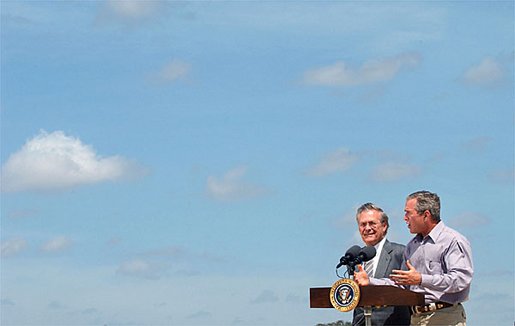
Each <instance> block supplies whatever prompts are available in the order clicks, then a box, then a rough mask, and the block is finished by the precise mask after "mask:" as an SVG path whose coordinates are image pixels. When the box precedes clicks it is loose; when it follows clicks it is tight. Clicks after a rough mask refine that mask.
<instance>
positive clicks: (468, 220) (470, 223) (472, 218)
mask: <svg viewBox="0 0 515 326" xmlns="http://www.w3.org/2000/svg"><path fill="white" fill-rule="evenodd" d="M487 224H490V219H489V218H488V217H487V216H485V215H484V214H481V213H477V212H463V213H461V214H458V215H456V216H454V217H452V218H451V219H450V220H449V225H451V226H456V227H469V228H473V227H482V226H484V225H487Z"/></svg>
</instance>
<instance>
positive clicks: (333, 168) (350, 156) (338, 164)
mask: <svg viewBox="0 0 515 326" xmlns="http://www.w3.org/2000/svg"><path fill="white" fill-rule="evenodd" d="M358 160H359V156H358V155H357V154H354V153H352V152H350V151H349V150H348V149H346V148H339V149H337V150H335V151H333V152H330V153H328V154H327V155H326V156H325V157H323V158H322V160H320V162H318V163H317V164H316V165H315V166H313V167H312V168H311V169H310V170H309V171H308V174H309V175H311V176H317V177H318V176H325V175H329V174H333V173H336V172H343V171H346V170H348V169H350V168H351V167H352V166H353V165H354V164H355V163H356V162H357V161H358Z"/></svg>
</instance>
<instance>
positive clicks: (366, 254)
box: [359, 246, 376, 261]
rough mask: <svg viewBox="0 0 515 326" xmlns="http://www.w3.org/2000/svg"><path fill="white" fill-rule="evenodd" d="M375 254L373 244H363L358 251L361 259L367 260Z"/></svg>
mask: <svg viewBox="0 0 515 326" xmlns="http://www.w3.org/2000/svg"><path fill="white" fill-rule="evenodd" d="M375 255H376V248H375V247H374V246H365V247H363V248H362V249H361V251H360V252H359V256H360V257H362V261H369V260H370V259H372V258H374V257H375Z"/></svg>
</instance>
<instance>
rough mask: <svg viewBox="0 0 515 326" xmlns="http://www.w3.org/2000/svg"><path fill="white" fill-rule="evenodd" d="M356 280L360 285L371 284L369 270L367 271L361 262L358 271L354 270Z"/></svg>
mask: <svg viewBox="0 0 515 326" xmlns="http://www.w3.org/2000/svg"><path fill="white" fill-rule="evenodd" d="M354 281H356V282H357V283H358V284H359V285H360V286H366V285H368V284H370V280H369V279H368V275H367V272H365V270H364V269H363V266H362V265H361V264H359V265H358V271H357V272H354Z"/></svg>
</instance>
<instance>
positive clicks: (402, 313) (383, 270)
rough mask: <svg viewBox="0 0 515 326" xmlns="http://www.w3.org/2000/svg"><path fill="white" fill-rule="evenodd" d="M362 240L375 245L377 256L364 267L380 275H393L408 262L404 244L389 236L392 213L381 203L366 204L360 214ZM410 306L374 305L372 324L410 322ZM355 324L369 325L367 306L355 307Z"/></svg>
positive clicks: (358, 217) (371, 273)
mask: <svg viewBox="0 0 515 326" xmlns="http://www.w3.org/2000/svg"><path fill="white" fill-rule="evenodd" d="M356 221H357V222H358V228H359V233H360V235H361V239H363V242H365V244H366V245H367V246H374V247H375V249H376V256H375V257H374V258H373V259H372V260H370V261H368V262H365V263H364V266H363V268H364V269H365V270H367V271H368V272H369V274H370V275H373V277H376V278H383V277H389V275H390V273H391V272H392V270H394V269H401V268H402V267H403V266H404V265H405V264H404V249H405V247H404V246H403V245H401V244H398V243H394V242H390V241H388V240H387V239H386V233H387V232H388V226H389V224H388V215H386V213H385V212H384V211H383V210H382V209H381V208H380V207H378V206H376V205H374V204H372V203H366V204H363V205H361V207H359V208H358V210H357V213H356ZM409 324H410V311H409V307H401V306H397V307H394V306H390V307H382V308H375V307H374V308H372V325H373V326H375V325H409ZM352 325H365V315H364V312H363V308H361V307H358V308H356V309H354V316H353V320H352Z"/></svg>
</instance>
